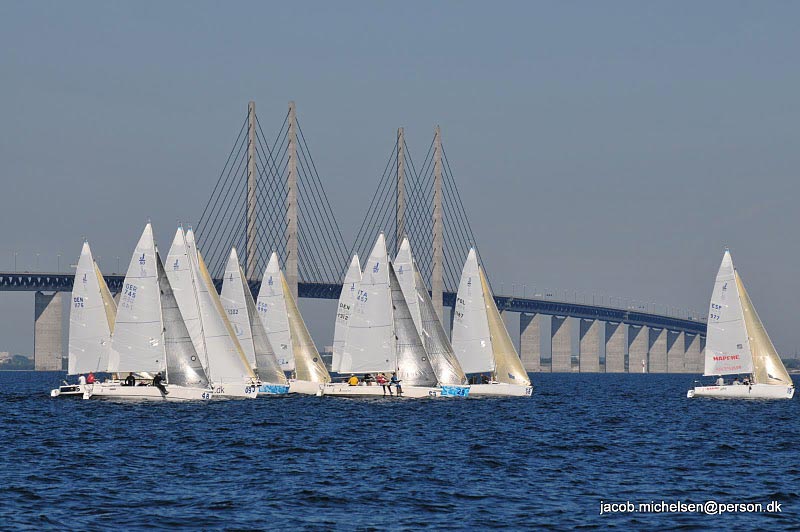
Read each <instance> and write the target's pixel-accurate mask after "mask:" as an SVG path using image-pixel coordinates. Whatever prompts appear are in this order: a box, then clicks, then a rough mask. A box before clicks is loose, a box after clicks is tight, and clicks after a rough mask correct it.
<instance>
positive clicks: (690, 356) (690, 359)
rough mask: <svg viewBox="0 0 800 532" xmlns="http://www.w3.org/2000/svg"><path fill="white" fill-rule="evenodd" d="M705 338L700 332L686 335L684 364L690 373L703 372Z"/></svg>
mask: <svg viewBox="0 0 800 532" xmlns="http://www.w3.org/2000/svg"><path fill="white" fill-rule="evenodd" d="M703 340H705V339H704V338H703V337H701V336H700V335H699V334H687V335H686V350H685V354H684V359H683V364H684V367H686V371H688V372H689V373H702V372H703V366H704V364H703V348H704V347H705V345H702V346H701V343H702V344H705V342H704V341H703Z"/></svg>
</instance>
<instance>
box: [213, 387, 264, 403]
mask: <svg viewBox="0 0 800 532" xmlns="http://www.w3.org/2000/svg"><path fill="white" fill-rule="evenodd" d="M211 388H212V390H213V392H214V396H215V397H228V398H231V399H255V398H256V396H257V395H258V385H256V384H242V383H238V384H231V383H219V384H218V383H214V384H212V385H211Z"/></svg>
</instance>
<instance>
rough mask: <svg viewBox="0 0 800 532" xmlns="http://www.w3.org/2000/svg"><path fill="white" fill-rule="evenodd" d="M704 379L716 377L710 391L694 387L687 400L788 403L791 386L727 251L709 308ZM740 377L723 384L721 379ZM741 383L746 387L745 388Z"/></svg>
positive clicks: (790, 381)
mask: <svg viewBox="0 0 800 532" xmlns="http://www.w3.org/2000/svg"><path fill="white" fill-rule="evenodd" d="M703 375H704V376H718V377H719V378H718V380H717V384H716V385H714V386H696V387H695V388H693V389H691V390H689V391H688V392H687V393H686V395H687V397H714V398H720V397H722V398H737V399H791V398H792V397H793V396H794V383H793V382H792V378H791V377H790V376H789V374H788V373H787V371H786V368H785V367H784V365H783V362H781V358H780V356H778V353H777V351H776V350H775V346H774V345H773V344H772V340H770V338H769V335H767V331H766V329H765V328H764V324H763V323H761V319H760V318H759V317H758V313H756V309H755V307H753V303H752V301H750V296H749V295H748V294H747V291H746V290H745V288H744V284H742V279H741V277H739V272H737V271H736V269H735V268H734V267H733V259H731V254H730V252H729V251H728V250H727V249H726V250H725V254H724V255H723V257H722V264H720V267H719V271H718V272H717V278H716V281H715V283H714V291H713V293H712V294H711V304H710V307H709V311H708V332H707V338H706V349H705V370H704V372H703ZM727 375H743V376H745V379H746V380H743V381H742V382H741V383H740V382H739V380H738V378H737V379H736V380H734V381H733V382H728V383H725V379H724V376H727ZM745 382H746V384H745Z"/></svg>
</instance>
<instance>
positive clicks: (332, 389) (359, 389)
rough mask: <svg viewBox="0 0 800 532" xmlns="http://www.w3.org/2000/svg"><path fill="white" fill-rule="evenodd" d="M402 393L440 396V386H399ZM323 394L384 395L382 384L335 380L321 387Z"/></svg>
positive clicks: (393, 389) (414, 395)
mask: <svg viewBox="0 0 800 532" xmlns="http://www.w3.org/2000/svg"><path fill="white" fill-rule="evenodd" d="M401 387H402V389H403V394H402V395H401V396H400V397H407V398H414V399H417V398H422V397H441V395H442V390H441V388H435V387H432V386H401ZM391 390H392V394H394V395H393V397H397V392H396V390H395V387H394V386H392V387H391ZM322 394H323V395H330V396H334V397H384V390H383V386H381V385H375V386H350V385H349V384H347V383H341V382H335V383H328V384H326V385H325V387H324V388H323V389H322ZM385 396H386V397H389V387H388V386H387V390H386V392H385Z"/></svg>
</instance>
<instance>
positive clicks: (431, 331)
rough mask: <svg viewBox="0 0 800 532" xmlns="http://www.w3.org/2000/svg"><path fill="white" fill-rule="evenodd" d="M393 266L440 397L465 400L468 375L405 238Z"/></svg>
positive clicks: (468, 388) (467, 391)
mask: <svg viewBox="0 0 800 532" xmlns="http://www.w3.org/2000/svg"><path fill="white" fill-rule="evenodd" d="M392 266H393V267H394V271H395V273H396V274H397V280H398V282H399V283H400V288H401V289H402V290H403V296H404V297H405V300H406V302H407V303H408V310H409V312H410V313H411V317H412V319H413V320H414V325H415V326H416V328H417V332H418V333H419V336H420V338H421V339H422V344H423V346H424V347H425V351H426V352H427V353H428V358H429V359H430V362H431V366H432V367H433V372H434V374H435V375H436V379H437V381H438V383H439V386H440V387H441V389H442V396H443V397H467V396H468V395H469V390H470V387H469V385H468V383H467V382H468V381H467V376H466V374H464V370H462V369H461V364H459V362H458V359H457V358H456V355H455V352H453V346H452V345H451V344H450V340H449V339H448V338H447V333H446V332H445V330H444V327H443V326H442V322H441V321H439V316H438V315H437V314H436V309H435V308H434V306H433V301H432V300H431V296H430V294H429V293H428V289H427V287H426V286H425V282H424V281H423V280H422V275H420V273H419V269H418V268H417V265H416V263H415V262H414V256H413V254H412V253H411V243H410V242H409V241H408V238H406V237H404V238H403V241H402V243H401V244H400V249H398V251H397V256H396V257H395V259H394V263H393V264H392Z"/></svg>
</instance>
